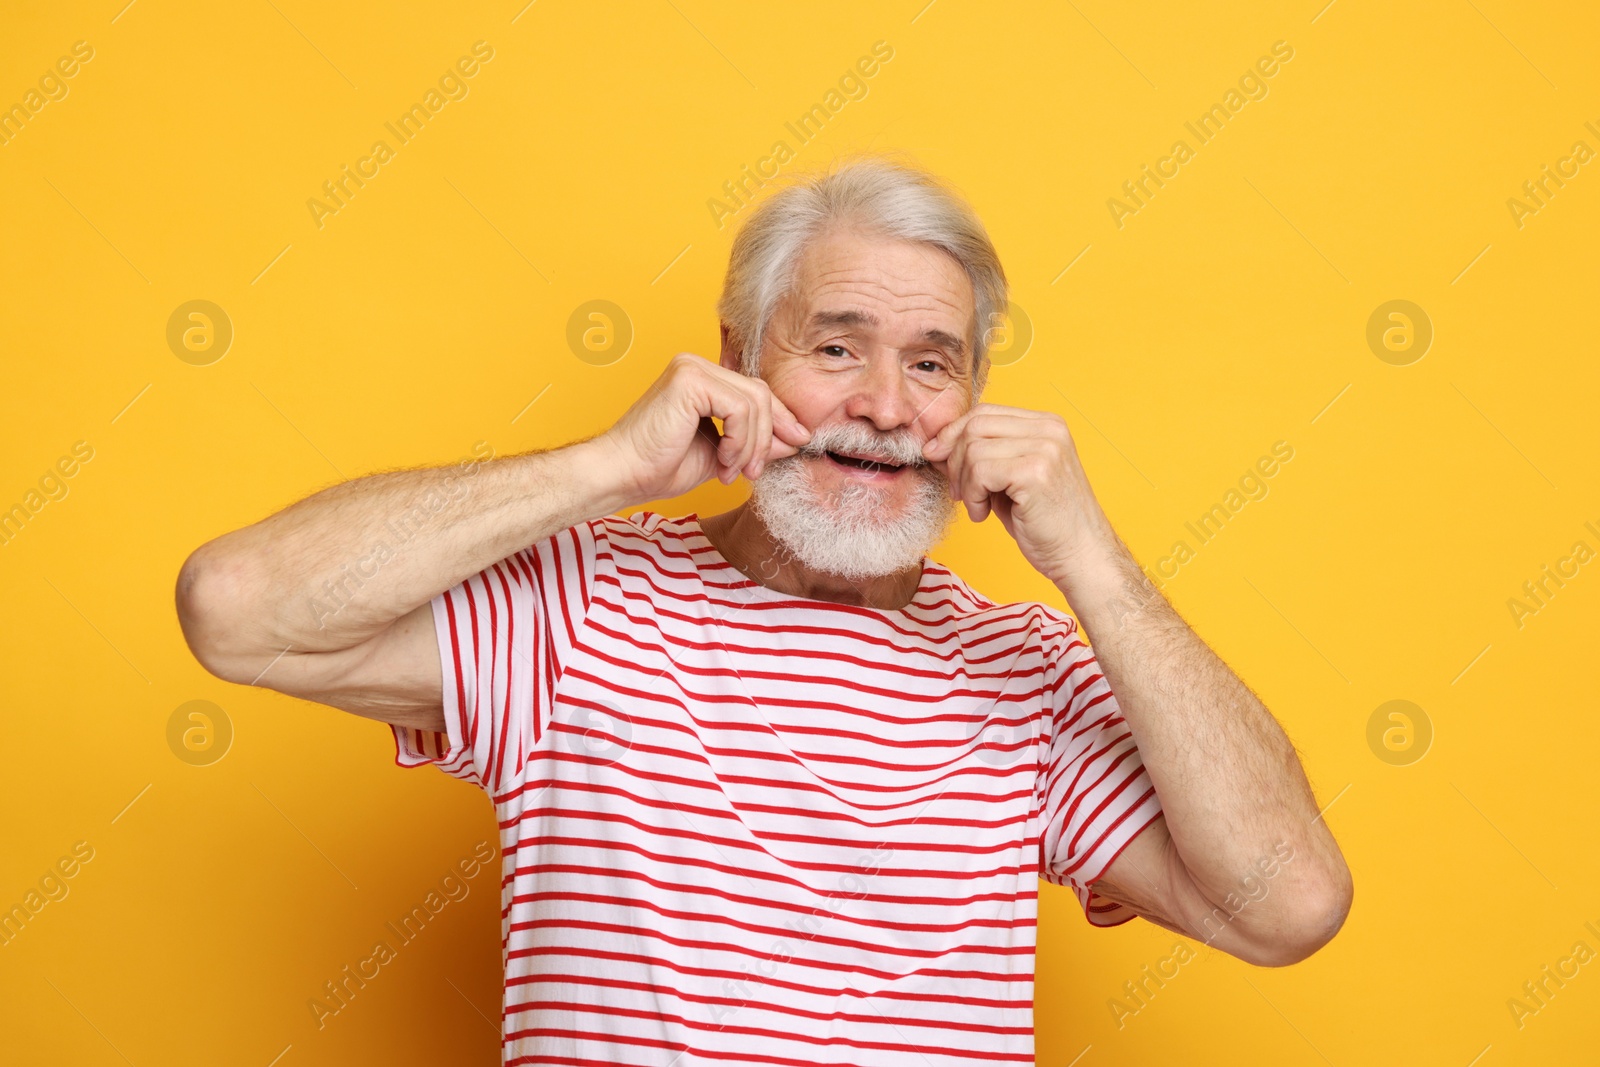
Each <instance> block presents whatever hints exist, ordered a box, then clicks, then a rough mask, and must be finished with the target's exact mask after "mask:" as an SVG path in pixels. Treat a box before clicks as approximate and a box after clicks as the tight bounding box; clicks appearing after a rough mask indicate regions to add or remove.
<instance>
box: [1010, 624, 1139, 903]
mask: <svg viewBox="0 0 1600 1067" xmlns="http://www.w3.org/2000/svg"><path fill="white" fill-rule="evenodd" d="M1044 644H1045V682H1046V702H1047V710H1048V711H1049V713H1050V720H1051V721H1050V723H1049V724H1048V726H1047V729H1049V730H1050V737H1049V743H1048V744H1047V745H1046V746H1045V757H1044V760H1045V761H1044V763H1043V765H1042V766H1041V767H1040V774H1039V792H1040V810H1041V813H1042V826H1043V829H1042V832H1041V833H1040V836H1039V850H1040V856H1039V872H1040V877H1042V878H1043V879H1044V880H1045V881H1048V882H1053V883H1055V884H1057V885H1065V886H1070V887H1071V889H1072V891H1073V892H1074V893H1075V894H1077V897H1078V901H1079V903H1080V904H1082V905H1083V910H1084V915H1085V917H1086V918H1087V919H1088V920H1089V923H1090V924H1091V925H1093V926H1117V925H1119V924H1121V923H1125V922H1127V921H1128V920H1129V919H1133V918H1135V917H1136V916H1137V913H1136V912H1134V911H1133V910H1132V909H1131V908H1128V907H1125V906H1124V905H1122V904H1119V903H1117V902H1116V901H1113V900H1109V899H1107V898H1106V897H1103V896H1101V895H1099V894H1098V893H1095V892H1094V891H1093V889H1092V888H1090V883H1092V882H1093V881H1094V880H1095V879H1096V878H1099V877H1100V876H1101V875H1102V874H1103V873H1105V869H1106V868H1107V867H1108V866H1110V864H1111V861H1112V860H1114V859H1116V858H1117V854H1118V853H1120V852H1121V851H1122V850H1123V848H1124V847H1126V846H1127V844H1128V842H1130V841H1132V840H1133V839H1134V838H1135V837H1137V836H1139V833H1140V831H1142V830H1143V829H1144V828H1145V827H1147V826H1149V825H1150V824H1151V823H1152V822H1154V821H1155V820H1156V818H1157V817H1158V816H1159V815H1160V814H1161V801H1160V800H1159V799H1158V798H1157V796H1156V790H1155V786H1154V785H1152V784H1151V782H1150V776H1149V774H1148V773H1147V772H1146V771H1145V767H1144V761H1143V760H1141V759H1140V758H1139V749H1138V747H1137V746H1136V745H1135V744H1134V741H1133V733H1132V731H1131V730H1130V729H1129V727H1128V724H1127V721H1126V720H1124V719H1123V717H1122V713H1121V711H1120V710H1119V708H1118V707H1117V698H1116V696H1115V695H1113V694H1112V692H1111V685H1110V683H1108V682H1107V681H1106V679H1105V676H1104V675H1102V674H1101V673H1100V664H1099V661H1098V660H1096V659H1095V656H1094V653H1093V652H1092V651H1091V650H1090V648H1089V646H1088V645H1087V644H1085V643H1084V640H1083V636H1082V634H1081V633H1080V632H1079V630H1078V626H1077V622H1076V621H1075V620H1073V619H1072V618H1070V617H1068V616H1062V625H1061V626H1060V627H1059V628H1057V629H1056V630H1055V631H1054V632H1053V633H1051V632H1049V631H1047V636H1046V640H1045V642H1044Z"/></svg>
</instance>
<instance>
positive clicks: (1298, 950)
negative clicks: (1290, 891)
mask: <svg viewBox="0 0 1600 1067" xmlns="http://www.w3.org/2000/svg"><path fill="white" fill-rule="evenodd" d="M1354 897H1355V885H1354V882H1353V881H1352V880H1351V878H1350V872H1349V871H1348V870H1345V871H1343V873H1342V877H1341V878H1340V880H1339V881H1337V882H1334V883H1333V884H1332V887H1331V888H1329V889H1328V890H1325V891H1324V892H1322V893H1320V894H1316V895H1314V896H1311V897H1309V898H1308V899H1307V900H1306V902H1305V904H1304V905H1302V907H1301V908H1300V909H1299V917H1298V918H1297V919H1296V920H1295V921H1294V922H1293V923H1292V924H1291V925H1289V926H1288V927H1287V928H1286V929H1285V930H1284V931H1282V932H1281V933H1280V934H1279V935H1278V936H1277V937H1275V938H1273V939H1272V940H1271V941H1269V942H1266V943H1264V944H1261V945H1259V946H1258V947H1257V950H1256V952H1255V953H1253V956H1254V958H1252V959H1250V960H1248V961H1247V962H1249V963H1253V964H1255V965H1256V966H1257V967H1288V966H1290V965H1291V964H1295V963H1299V962H1301V961H1302V960H1305V959H1308V958H1309V957H1311V956H1312V955H1314V954H1315V953H1316V952H1317V951H1318V950H1319V949H1321V948H1322V946H1324V945H1326V944H1327V943H1328V942H1330V941H1332V940H1333V938H1334V935H1336V934H1337V933H1338V932H1339V931H1340V929H1341V928H1343V926H1344V921H1345V918H1346V917H1347V916H1349V914H1350V904H1351V902H1352V901H1353V899H1354Z"/></svg>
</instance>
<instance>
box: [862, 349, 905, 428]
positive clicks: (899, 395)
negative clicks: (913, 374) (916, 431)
mask: <svg viewBox="0 0 1600 1067" xmlns="http://www.w3.org/2000/svg"><path fill="white" fill-rule="evenodd" d="M851 389H852V391H851V394H850V397H849V399H848V400H847V401H846V402H845V409H844V410H845V414H846V415H848V416H850V417H851V418H853V419H858V418H864V419H871V420H872V424H873V425H874V426H876V427H877V428H878V429H879V430H882V431H884V432H888V431H890V430H896V429H899V428H900V427H902V426H909V425H910V424H911V423H912V422H914V421H916V418H917V416H918V415H919V414H921V412H919V411H918V410H917V405H916V396H915V394H914V392H913V388H912V383H911V382H910V381H909V380H908V379H907V377H906V374H905V371H904V368H902V367H901V366H900V360H899V358H898V357H895V356H884V357H881V358H877V359H871V360H868V361H867V364H866V366H865V368H863V370H862V372H861V373H860V374H859V375H857V376H856V377H855V379H854V381H853V382H852V383H851Z"/></svg>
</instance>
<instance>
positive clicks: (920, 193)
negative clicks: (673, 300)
mask: <svg viewBox="0 0 1600 1067" xmlns="http://www.w3.org/2000/svg"><path fill="white" fill-rule="evenodd" d="M834 224H844V225H847V226H851V227H853V228H857V229H859V230H861V231H863V232H867V233H875V234H881V235H882V236H885V237H890V238H896V239H899V240H905V241H915V242H920V243H922V244H927V245H932V246H933V247H935V248H938V249H940V250H941V251H944V252H946V253H948V254H949V255H951V256H952V257H954V259H955V260H956V262H957V263H959V264H960V265H961V267H962V269H963V270H965V271H966V274H967V278H968V279H969V280H970V281H971V282H972V293H973V304H974V307H973V321H972V324H971V330H970V336H971V355H972V367H971V371H972V387H973V388H972V395H973V397H974V400H976V398H977V397H978V396H980V395H981V394H982V393H983V387H984V384H985V383H986V382H987V381H988V377H989V358H988V352H989V337H990V327H991V326H993V325H994V324H995V323H996V322H997V321H998V319H997V316H998V315H1000V314H1002V313H1004V312H1005V310H1006V308H1007V307H1008V305H1009V298H1008V296H1007V285H1006V275H1005V270H1004V269H1003V268H1002V267H1001V266H1000V257H999V255H998V254H996V252H995V249H994V244H993V243H992V242H991V241H990V240H989V234H988V231H987V230H985V229H984V226H983V222H982V221H981V220H979V218H978V215H977V213H976V212H975V211H973V209H972V207H971V206H970V205H969V204H968V203H967V201H966V200H965V199H964V198H963V197H962V196H961V194H960V193H958V192H956V191H955V189H954V188H952V187H951V186H949V185H948V184H946V183H945V182H942V181H940V180H939V179H938V178H935V177H934V176H933V175H931V174H929V173H927V172H926V171H924V170H921V169H920V168H918V167H916V166H915V165H913V164H910V163H906V162H902V161H899V160H897V159H894V158H892V157H889V156H887V155H881V154H879V155H858V156H851V157H845V158H844V159H842V160H838V161H836V162H835V163H834V165H833V166H832V167H831V168H830V169H829V170H828V171H827V172H825V173H823V174H820V175H811V176H807V177H803V178H800V179H797V180H796V181H794V182H792V183H791V184H789V185H787V186H785V187H784V188H782V189H780V190H779V191H778V192H776V193H774V194H773V195H772V196H771V197H769V198H767V199H766V200H764V201H763V202H762V203H761V204H760V205H759V206H757V207H756V209H755V211H754V213H753V214H752V215H751V216H750V218H749V219H748V220H747V221H746V222H745V224H744V227H743V228H742V229H741V230H740V231H739V235H738V237H736V238H735V239H734V242H733V250H732V252H731V253H730V255H729V257H728V273H727V276H726V278H725V279H724V281H723V284H722V297H721V299H720V300H718V301H717V314H718V316H719V317H720V318H721V320H722V323H723V325H725V326H726V327H727V328H728V333H729V335H730V337H731V338H733V339H734V340H735V341H736V343H737V344H738V345H739V346H740V370H741V371H742V372H743V373H745V374H747V375H750V376H751V377H755V376H757V375H759V374H760V358H761V347H762V343H763V341H764V340H765V337H766V331H767V325H768V323H769V321H770V320H771V318H772V314H773V312H774V311H775V310H776V309H777V307H778V304H779V303H780V302H781V301H782V300H783V299H784V297H786V296H788V295H789V294H790V293H792V292H793V291H794V286H795V282H796V280H797V277H798V273H799V267H800V260H801V257H802V256H803V255H804V253H805V250H806V247H807V245H808V244H809V243H810V242H811V241H812V240H814V239H815V238H817V237H818V236H819V235H821V234H822V233H823V232H825V231H826V230H827V229H828V228H829V227H830V226H831V225H834Z"/></svg>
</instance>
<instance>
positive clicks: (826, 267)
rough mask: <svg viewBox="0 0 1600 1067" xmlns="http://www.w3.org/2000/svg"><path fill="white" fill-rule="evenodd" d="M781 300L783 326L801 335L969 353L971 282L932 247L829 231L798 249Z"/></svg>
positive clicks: (952, 260) (948, 257)
mask: <svg viewBox="0 0 1600 1067" xmlns="http://www.w3.org/2000/svg"><path fill="white" fill-rule="evenodd" d="M785 304H786V305H787V309H786V310H787V311H788V315H787V316H786V317H787V318H788V320H789V322H788V326H789V327H790V329H791V330H795V331H797V332H799V333H801V334H803V335H805V336H808V337H814V336H816V335H820V334H827V333H829V332H848V333H852V334H854V335H857V336H867V335H871V336H873V337H875V338H876V339H878V340H881V341H884V342H886V343H890V344H897V345H907V344H921V343H931V344H935V345H937V346H938V347H941V348H945V349H947V350H948V351H949V352H950V354H951V355H952V356H960V357H963V358H969V357H970V356H971V344H970V338H969V335H970V333H971V330H972V323H973V316H974V313H975V312H974V297H973V289H972V280H971V279H970V278H969V277H968V276H967V272H966V271H965V270H964V269H963V268H962V266H961V264H960V263H958V262H957V261H956V259H955V257H954V256H951V255H950V254H949V253H947V252H945V251H944V250H943V249H940V248H937V247H935V246H933V245H928V244H923V243H920V242H913V241H903V240H898V239H895V238H888V237H882V236H877V235H870V234H859V233H853V232H848V231H844V232H834V233H830V234H828V235H826V236H824V237H820V238H818V239H817V240H815V241H813V242H812V243H811V244H810V246H809V247H808V248H807V249H806V250H805V253H804V254H803V255H802V257H801V259H800V262H799V264H798V265H797V268H796V272H795V278H794V287H793V288H792V289H791V291H790V294H789V297H788V298H787V299H786V300H785Z"/></svg>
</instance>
